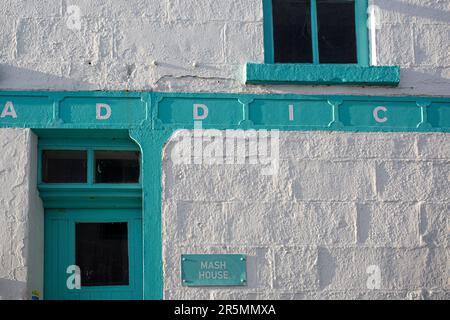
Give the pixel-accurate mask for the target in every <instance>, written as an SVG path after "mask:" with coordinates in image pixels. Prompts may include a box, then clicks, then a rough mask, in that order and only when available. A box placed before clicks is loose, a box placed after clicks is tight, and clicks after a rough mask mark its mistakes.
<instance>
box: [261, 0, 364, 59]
mask: <svg viewBox="0 0 450 320" xmlns="http://www.w3.org/2000/svg"><path fill="white" fill-rule="evenodd" d="M264 12H265V17H264V18H265V50H266V63H304V64H360V65H368V64H369V62H368V60H369V53H368V35H367V27H366V21H367V0H264Z"/></svg>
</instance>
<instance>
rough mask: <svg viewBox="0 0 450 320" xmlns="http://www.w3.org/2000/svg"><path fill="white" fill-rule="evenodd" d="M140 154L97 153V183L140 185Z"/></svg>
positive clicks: (132, 152) (125, 152) (119, 152)
mask: <svg viewBox="0 0 450 320" xmlns="http://www.w3.org/2000/svg"><path fill="white" fill-rule="evenodd" d="M139 173H140V166H139V152H137V151H95V182H96V183H138V182H139Z"/></svg>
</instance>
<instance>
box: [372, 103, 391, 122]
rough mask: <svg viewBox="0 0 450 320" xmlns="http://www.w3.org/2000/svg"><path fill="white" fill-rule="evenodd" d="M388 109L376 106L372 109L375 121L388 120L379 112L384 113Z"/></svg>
mask: <svg viewBox="0 0 450 320" xmlns="http://www.w3.org/2000/svg"><path fill="white" fill-rule="evenodd" d="M387 111H388V109H387V108H386V107H381V106H380V107H376V108H375V109H374V110H373V117H374V119H375V121H376V122H378V123H385V122H386V121H388V118H387V117H382V116H381V112H384V113H386V112H387Z"/></svg>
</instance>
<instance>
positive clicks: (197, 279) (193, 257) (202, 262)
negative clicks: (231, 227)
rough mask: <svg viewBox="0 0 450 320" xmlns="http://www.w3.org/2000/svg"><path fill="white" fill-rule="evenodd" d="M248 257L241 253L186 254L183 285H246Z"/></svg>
mask: <svg viewBox="0 0 450 320" xmlns="http://www.w3.org/2000/svg"><path fill="white" fill-rule="evenodd" d="M246 261H247V258H246V256H245V255H241V254H184V255H182V256H181V280H182V282H183V286H191V287H215V286H246V285H247V263H246Z"/></svg>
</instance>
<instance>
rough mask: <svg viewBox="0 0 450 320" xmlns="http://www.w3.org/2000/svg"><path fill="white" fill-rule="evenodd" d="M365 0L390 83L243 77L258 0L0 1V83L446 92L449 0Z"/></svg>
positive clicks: (255, 53)
mask: <svg viewBox="0 0 450 320" xmlns="http://www.w3.org/2000/svg"><path fill="white" fill-rule="evenodd" d="M370 3H371V4H375V5H377V6H379V8H380V9H381V10H380V13H381V15H380V22H381V25H380V30H379V31H378V33H377V48H378V53H377V56H378V60H379V64H381V65H391V64H395V65H400V66H401V67H402V81H401V84H400V87H399V88H395V89H382V88H359V87H358V88H352V87H311V86H264V87H260V86H246V85H244V84H243V75H244V73H243V70H244V64H245V63H246V62H249V61H253V62H263V60H264V58H263V57H264V50H263V46H264V44H263V27H262V26H263V15H262V0H222V1H211V0H195V1H194V0H191V1H186V0H183V1H182V0H5V1H2V3H1V4H0V14H1V15H2V19H1V21H0V28H1V30H2V35H1V36H0V48H1V49H0V89H17V90H27V89H43V90H47V89H51V90H81V89H87V90H102V89H111V90H124V89H128V90H161V91H181V90H183V91H206V92H208V91H225V92H296V93H313V94H340V93H341V94H373V95H376V94H381V95H399V94H403V95H448V87H449V84H450V55H449V54H448V52H450V39H449V37H450V34H449V32H450V1H449V0H430V1H421V0H401V1H392V0H371V1H370ZM70 6H78V7H79V9H80V12H81V19H80V23H81V29H80V30H75V29H71V28H69V27H68V24H69V25H71V24H70V21H72V18H74V14H71V11H70V10H68V8H69V7H70ZM153 61H156V62H157V65H156V66H153V65H152V62H153ZM193 63H197V64H198V66H197V67H193Z"/></svg>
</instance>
